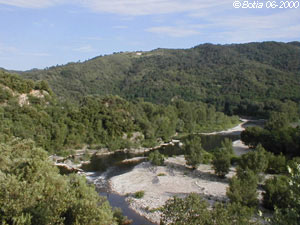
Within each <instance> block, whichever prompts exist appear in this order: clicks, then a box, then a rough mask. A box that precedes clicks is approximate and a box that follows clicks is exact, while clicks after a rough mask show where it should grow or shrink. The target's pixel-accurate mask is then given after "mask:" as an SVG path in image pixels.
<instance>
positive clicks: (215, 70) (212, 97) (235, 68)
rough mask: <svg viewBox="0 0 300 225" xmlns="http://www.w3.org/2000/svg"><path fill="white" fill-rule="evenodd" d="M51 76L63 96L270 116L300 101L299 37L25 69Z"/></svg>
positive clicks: (44, 77)
mask: <svg viewBox="0 0 300 225" xmlns="http://www.w3.org/2000/svg"><path fill="white" fill-rule="evenodd" d="M22 75H23V76H24V77H27V78H31V79H34V80H47V81H48V82H49V84H50V86H51V87H52V89H53V91H54V92H55V93H56V94H57V95H58V96H60V97H61V98H68V99H72V100H74V101H78V100H79V99H80V98H81V97H82V96H85V95H87V94H99V95H106V94H113V95H115V94H117V95H120V96H122V97H124V98H126V99H137V98H143V99H144V100H145V101H150V102H153V103H165V104H166V103H170V102H171V100H172V99H176V98H180V99H184V100H185V101H189V102H195V101H202V102H206V103H210V104H213V105H215V107H216V108H217V109H218V110H221V111H224V112H226V113H228V114H244V115H254V116H268V112H269V111H272V110H274V109H276V108H278V107H280V105H281V103H282V102H284V101H286V100H292V101H294V102H297V103H299V101H300V89H299V85H300V47H299V42H291V43H278V42H263V43H248V44H233V45H212V44H203V45H199V46H196V47H194V48H191V49H185V50H182V49H180V50H179V49H174V50H171V49H157V50H153V51H150V52H143V53H142V54H141V55H140V54H136V53H116V54H113V55H109V56H100V57H96V58H94V59H91V60H88V61H86V62H83V63H69V64H67V65H64V66H56V67H51V68H46V69H45V70H34V71H28V72H25V73H22Z"/></svg>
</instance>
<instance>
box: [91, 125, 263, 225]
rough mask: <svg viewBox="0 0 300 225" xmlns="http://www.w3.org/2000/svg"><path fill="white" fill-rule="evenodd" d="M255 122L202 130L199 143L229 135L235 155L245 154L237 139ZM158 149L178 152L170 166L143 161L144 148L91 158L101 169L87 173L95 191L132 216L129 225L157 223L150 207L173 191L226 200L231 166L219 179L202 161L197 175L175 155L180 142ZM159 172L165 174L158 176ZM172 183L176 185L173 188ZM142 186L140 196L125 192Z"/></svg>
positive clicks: (211, 144)
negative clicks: (140, 150)
mask: <svg viewBox="0 0 300 225" xmlns="http://www.w3.org/2000/svg"><path fill="white" fill-rule="evenodd" d="M258 122H261V121H258ZM258 122H257V121H243V123H242V124H240V125H239V126H237V127H235V128H232V129H230V130H229V131H223V132H214V133H210V134H201V140H202V146H203V148H204V149H205V150H207V151H210V150H213V149H215V148H217V147H220V146H221V142H222V141H223V140H224V139H225V138H230V139H231V140H232V141H233V147H234V150H235V153H236V155H241V154H244V153H246V152H247V151H249V149H248V147H247V146H245V145H243V143H242V142H241V141H240V140H239V139H240V133H241V131H242V130H244V128H245V127H248V126H253V125H256V124H258ZM159 151H160V152H161V153H163V154H166V155H168V156H172V155H174V156H176V155H177V156H176V157H171V158H169V161H170V160H171V161H170V162H167V164H168V163H169V164H170V163H171V164H172V163H173V165H172V166H166V167H159V168H154V167H152V166H151V165H150V164H149V163H148V162H145V157H146V156H147V155H148V154H149V153H146V152H145V153H140V154H129V153H122V152H118V153H116V154H112V155H108V156H105V157H99V158H97V159H94V164H95V165H99V168H98V169H99V170H102V172H88V173H86V176H87V179H88V180H90V182H92V183H94V184H95V185H96V188H97V191H98V193H99V194H100V195H102V196H106V197H107V199H108V201H109V202H110V204H111V205H112V206H113V207H119V208H121V209H122V211H123V214H124V215H125V216H127V217H128V218H129V219H131V220H133V223H132V225H143V224H144V225H154V224H158V222H159V212H158V211H155V210H154V212H153V209H155V208H157V207H159V206H161V205H163V203H164V202H165V201H166V200H167V199H168V198H170V197H171V196H173V195H180V194H181V195H183V194H186V193H190V192H197V193H200V194H202V195H203V196H204V197H206V199H207V200H209V201H211V202H213V201H215V200H218V201H220V200H221V201H226V187H227V186H228V178H229V177H231V176H232V175H233V174H234V168H231V172H230V174H229V175H228V176H227V177H228V178H227V180H223V181H222V182H220V181H219V180H218V178H216V177H215V176H214V175H213V171H212V168H211V167H210V166H209V165H201V166H200V167H199V168H198V170H197V171H198V175H199V174H200V175H201V176H202V178H201V177H200V178H199V177H197V175H195V174H190V172H189V171H188V170H187V171H185V170H186V168H185V167H184V158H183V157H182V156H178V155H182V154H181V153H182V149H181V148H180V146H179V143H177V144H175V145H170V146H169V145H165V146H162V147H161V148H160V149H159ZM133 158H134V159H133ZM172 160H173V161H172ZM111 165H113V166H111ZM176 167H180V169H178V170H177V169H176V170H174V169H171V170H170V168H176ZM95 168H97V167H95ZM151 168H152V169H151ZM148 173H149V174H148ZM158 174H164V175H161V176H157V175H158ZM215 179H216V180H215ZM178 184H181V185H182V184H184V185H183V190H180V188H179V185H178ZM170 185H171V186H170ZM172 187H177V188H176V190H173V189H172ZM187 187H188V188H187ZM141 190H148V191H147V192H145V196H144V198H142V199H135V198H132V197H128V196H127V197H126V195H129V196H130V194H132V193H134V192H135V191H141ZM149 190H152V191H149ZM154 190H156V191H154ZM150 211H151V212H150ZM145 217H147V218H148V219H149V220H151V221H152V222H150V221H149V220H147V219H146V218H145Z"/></svg>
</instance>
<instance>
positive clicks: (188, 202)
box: [161, 193, 210, 225]
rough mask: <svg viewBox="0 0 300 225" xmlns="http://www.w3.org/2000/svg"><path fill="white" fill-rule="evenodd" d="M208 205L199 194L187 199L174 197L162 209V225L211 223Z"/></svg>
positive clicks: (191, 195) (190, 195)
mask: <svg viewBox="0 0 300 225" xmlns="http://www.w3.org/2000/svg"><path fill="white" fill-rule="evenodd" d="M207 207H208V203H207V202H206V201H205V200H204V199H202V198H201V197H200V196H199V195H198V194H196V193H192V194H189V195H188V196H187V197H186V198H184V199H182V198H178V197H176V196H175V197H173V198H171V199H169V200H168V201H167V202H166V203H165V205H164V207H162V210H161V211H162V214H163V215H162V216H161V224H169V225H177V224H180V225H204V224H208V222H209V221H210V212H209V210H208V209H207Z"/></svg>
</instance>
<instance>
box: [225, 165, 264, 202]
mask: <svg viewBox="0 0 300 225" xmlns="http://www.w3.org/2000/svg"><path fill="white" fill-rule="evenodd" d="M257 184H258V177H257V176H256V174H255V173H254V172H253V171H251V170H249V169H247V170H242V169H240V168H239V170H238V174H237V176H235V177H233V178H232V179H231V180H230V182H229V188H228V189H227V192H226V194H227V196H228V198H229V199H230V201H231V202H232V203H238V204H241V205H243V206H248V207H255V206H257V205H258V199H257V197H258V194H257Z"/></svg>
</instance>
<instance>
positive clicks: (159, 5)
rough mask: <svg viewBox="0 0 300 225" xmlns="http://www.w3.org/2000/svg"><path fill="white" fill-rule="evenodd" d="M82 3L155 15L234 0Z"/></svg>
mask: <svg viewBox="0 0 300 225" xmlns="http://www.w3.org/2000/svg"><path fill="white" fill-rule="evenodd" d="M80 2H81V4H82V5H84V6H86V7H88V8H90V9H92V10H94V11H100V12H107V13H115V14H121V15H133V16H140V15H153V14H167V13H176V12H197V10H200V9H208V8H212V7H218V6H220V5H224V4H226V2H227V3H228V6H230V7H232V0H224V1H222V2H220V1H219V0H210V1H207V0H80Z"/></svg>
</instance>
